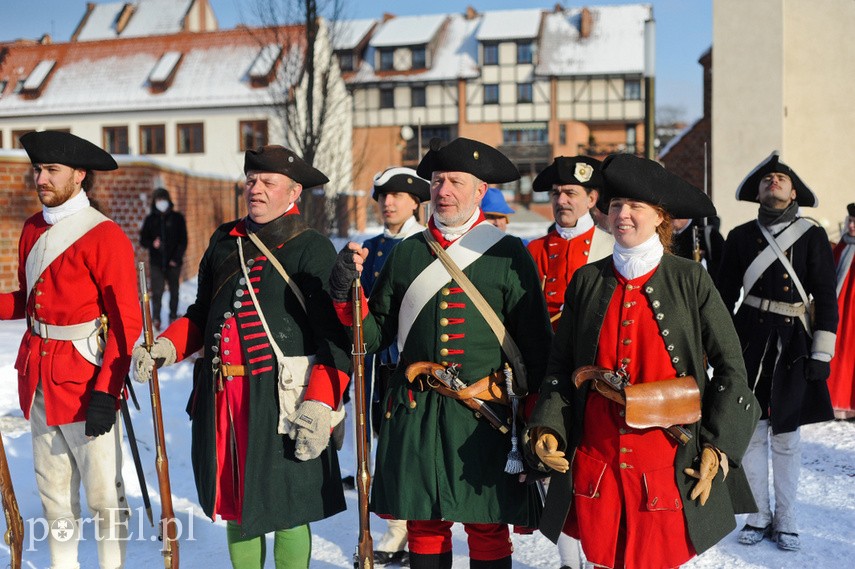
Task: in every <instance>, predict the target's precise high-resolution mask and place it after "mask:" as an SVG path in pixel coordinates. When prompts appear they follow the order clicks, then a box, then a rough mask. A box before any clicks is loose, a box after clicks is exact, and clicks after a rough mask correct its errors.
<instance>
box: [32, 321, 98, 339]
mask: <svg viewBox="0 0 855 569" xmlns="http://www.w3.org/2000/svg"><path fill="white" fill-rule="evenodd" d="M103 318H104V323H102V320H101V318H96V319H95V320H92V321H91V322H82V323H80V324H67V325H65V326H60V325H58V324H45V323H44V322H39V321H38V320H35V319H31V320H30V332H32V333H33V334H34V335H36V336H39V337H41V338H43V339H45V340H65V341H71V340H83V339H85V338H88V337H89V336H92V335H94V334H97V333H98V332H99V331H100V330H101V328H102V326H105V325H106V324H105V323H106V319H107V317H106V316H104V317H103Z"/></svg>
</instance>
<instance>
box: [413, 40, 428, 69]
mask: <svg viewBox="0 0 855 569" xmlns="http://www.w3.org/2000/svg"><path fill="white" fill-rule="evenodd" d="M426 67H427V50H425V47H424V46H421V47H414V48H413V69H425V68H426Z"/></svg>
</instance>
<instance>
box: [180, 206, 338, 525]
mask: <svg viewBox="0 0 855 569" xmlns="http://www.w3.org/2000/svg"><path fill="white" fill-rule="evenodd" d="M240 234H244V235H245V233H244V232H243V222H230V223H227V224H224V225H222V226H220V227H219V228H218V229H217V230H216V231H215V232H214V235H213V236H212V237H211V240H210V243H209V245H208V249H207V251H206V252H205V254H204V256H203V258H202V261H201V263H200V265H199V277H198V279H199V282H198V292H197V296H196V301H195V302H194V303H193V304H192V305H191V306H190V307H189V308H188V309H187V314H186V316H185V318H186V319H185V318H183V319H179V320H178V321H176V323H174V324H173V325H172V326H170V328H169V330H167V331H166V332H165V333H164V336H166V337H168V338H169V339H170V340H172V341H173V343H174V344H175V346H176V350H177V352H178V359H179V360H180V359H183V358H184V357H187V356H189V355H191V354H192V353H193V352H195V351H196V350H197V349H199V348H200V347H201V348H203V357H202V359H201V360H200V363H199V364H197V366H196V369H195V372H194V388H193V393H192V395H191V399H190V402H189V403H188V412H189V413H190V415H191V419H192V422H193V424H192V451H191V452H192V460H193V472H194V476H195V479H196V488H197V492H198V496H199V503H200V504H201V506H202V508H203V510H204V511H205V513H206V514H207V515H209V516H213V515H214V510H215V505H216V501H217V492H218V491H219V489H218V488H217V454H216V453H217V446H216V432H217V429H216V420H217V413H216V407H215V403H216V388H217V383H218V381H226V378H222V379H219V378H218V377H217V374H216V373H215V372H214V370H215V369H216V367H217V365H216V362H217V361H219V360H217V359H215V358H218V353H217V351H216V350H218V349H219V347H218V344H219V341H218V340H219V338H220V329H221V327H222V326H223V323H224V322H225V321H226V320H228V319H229V318H230V317H231V316H232V315H233V314H234V313H235V312H236V311H237V310H239V309H240V304H241V303H243V302H246V301H248V300H249V299H250V297H249V295H248V294H246V285H245V284H244V282H243V281H244V276H243V271H242V270H241V268H240V264H239V261H238V258H237V238H238V235H240ZM258 236H259V237H261V239H262V241H263V242H264V243H265V245H267V246H268V248H269V249H270V250H271V251H272V252H273V254H274V255H275V256H276V258H277V259H278V260H279V262H280V263H281V264H282V265H283V266H284V268H285V270H286V272H287V273H288V274H289V275H290V277H291V278H292V279H293V280H294V282H295V283H296V285H297V286H298V287H299V289H300V291H301V292H302V293H303V296H304V297H305V300H306V311H307V312H308V314H307V312H306V311H304V310H303V308H302V307H301V306H300V303H299V301H298V300H297V297H296V295H295V294H294V292H293V291H292V290H291V289H290V288H289V287H288V285H287V284H286V283H285V281H284V280H283V278H282V276H281V275H280V274H279V273H278V272H277V271H276V269H275V267H274V266H273V265H272V264H271V263H270V262H268V261H267V260H266V259H265V258H264V257H263V255H262V254H261V253H260V252H259V251H258V250H257V249H256V247H255V246H254V245H253V244H252V242H251V241H249V239H248V238H246V237H244V238H243V239H242V242H243V247H244V253H245V258H246V260H247V265H251V266H252V267H255V269H256V270H255V271H253V272H252V273H251V275H252V278H253V279H254V278H255V277H256V276H257V277H260V280H259V281H258V282H257V283H255V288H256V291H257V292H256V295H257V297H258V301H259V303H260V304H261V306H262V308H263V311H264V316H265V319H266V320H267V323H268V325H269V326H270V328H271V331H272V333H273V335H274V336H275V339H276V342H277V343H278V345H279V347H280V348H281V350H282V352H283V353H284V355H285V356H301V355H311V354H316V355H317V364H321V365H324V366H326V373H317V372H319V371H320V370H319V369H318V367H317V365H316V366H315V368H314V369H313V373H312V377H311V380H310V384H309V388H308V390H307V394H306V397H307V398H314V399H319V400H323V401H324V402H326V403H328V404H330V405H331V406H335V405H337V404H338V402H339V399H340V394H341V390H342V389H343V388H344V387H345V386H346V379H347V378H348V377H349V374H350V368H351V360H350V355H349V352H350V343H349V339H348V338H347V336H346V335H345V333H344V330H343V329H342V327H341V325H340V324H339V322H338V319H337V317H336V315H335V311H334V310H333V307H332V302H331V300H330V298H329V294H328V292H327V281H328V279H329V273H330V269H331V268H332V265H333V262H334V260H335V249H334V248H333V246H332V243H331V242H330V241H329V240H328V239H327V238H325V237H323V236H322V235H320V234H319V233H318V232H316V231H314V230H311V229H308V228H307V226H306V224H305V222H304V221H303V219H302V217H301V216H300V215H285V216H283V217H281V218H279V219H277V220H274V221H272V222H270V223H268V224H267V225H265V226H264V227H263V228H262V229H261V230H260V231H259V232H258ZM283 243H284V245H283V246H281V247H278V246H279V245H281V244H283ZM259 266H261V269H258V267H259ZM244 306H245V305H244ZM259 329H261V328H260V327H255V328H254V329H253V330H252V332H258V331H259ZM261 331H263V329H261ZM241 334H243V332H241ZM248 343H249V342H247V343H244V341H243V336H242V339H241V344H242V345H241V347H242V349H243V350H244V357H243V361H244V362H252V361H253V360H254V359H257V356H258V353H257V352H253V353H247V352H246V348H247V345H248ZM219 355H222V354H219ZM247 365H248V368H249V370H248V372H247V378H248V380H249V392H248V400H247V401H248V407H249V419H248V420H249V423H248V425H249V446H248V451H247V452H248V454H247V458H246V467H245V472H243V473H242V475H243V479H242V482H243V492H244V495H243V508H242V515H241V518H242V523H241V530H242V533H243V535H244V536H253V535H259V534H263V533H267V532H270V531H274V530H279V529H285V528H290V527H295V526H299V525H303V524H305V523H308V522H311V521H315V520H319V519H323V518H326V517H329V516H331V515H333V514H336V513H338V512H340V511H342V510H344V509H345V501H344V494H343V490H342V485H341V474H340V471H339V464H338V457H337V452H336V451H335V449H334V448H332V445H330V446H328V447H327V448H326V450H325V451H324V452H322V453H321V455H320V456H319V457H318V458H316V459H313V460H308V461H300V460H297V459H296V458H295V457H294V441H293V440H291V439H290V438H289V437H288V436H286V435H280V434H278V433H277V423H278V415H279V404H278V388H277V377H276V365H275V364H274V365H273V366H272V369H270V370H269V371H264V372H262V373H257V374H254V375H250V374H251V371H252V369H253V366H254V365H258V366H262V365H265V367H267V368H270V367H271V366H270V362H269V361H268V362H266V363H265V364H261V363H259V364H253V363H248V364H247Z"/></svg>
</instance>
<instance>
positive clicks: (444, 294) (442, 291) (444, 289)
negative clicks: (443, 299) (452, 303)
mask: <svg viewBox="0 0 855 569" xmlns="http://www.w3.org/2000/svg"><path fill="white" fill-rule="evenodd" d="M439 292H440V293H441V294H442V296H448V295H449V293H450V292H451V291H450V290H448V288H447V287H446V288H443V289H442V290H441V291H439Z"/></svg>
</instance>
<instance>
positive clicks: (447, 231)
mask: <svg viewBox="0 0 855 569" xmlns="http://www.w3.org/2000/svg"><path fill="white" fill-rule="evenodd" d="M480 215H481V209H480V208H477V207H476V208H475V211H474V212H473V213H472V217H470V218H469V219H468V220H467V221H466V223H464V224H463V225H460V226H458V227H446V226H445V225H443V224H442V222H441V221H439V220H438V219H437V218H436V216H433V223H434V225H436V229H437V231H439V233H440V234H441V235H442V236H443V238H445V240H446V241H454V240H455V239H459V238H461V237H463V236H464V235H465V234H466V232H467V231H469V230H470V229H472V226H473V225H475V222H476V221H478V217H479V216H480Z"/></svg>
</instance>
